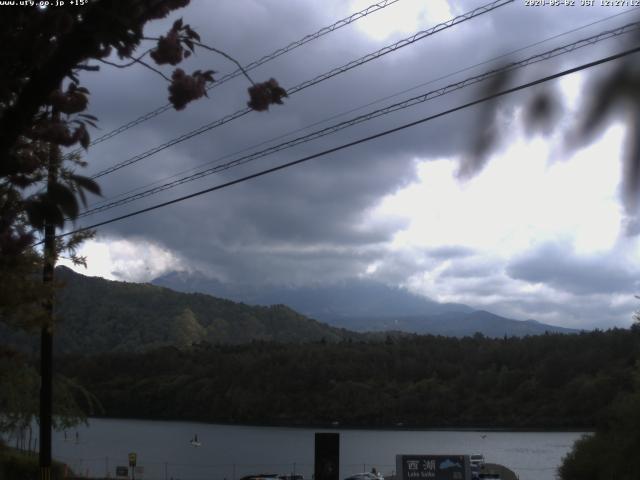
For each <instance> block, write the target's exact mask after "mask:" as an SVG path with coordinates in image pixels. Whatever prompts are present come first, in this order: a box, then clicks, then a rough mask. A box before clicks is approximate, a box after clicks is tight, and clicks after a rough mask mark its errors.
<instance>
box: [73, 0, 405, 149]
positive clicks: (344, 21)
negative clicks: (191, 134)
mask: <svg viewBox="0 0 640 480" xmlns="http://www.w3.org/2000/svg"><path fill="white" fill-rule="evenodd" d="M399 1H400V0H383V1H381V2H378V3H374V4H372V5H369V6H368V7H366V8H364V9H362V10H360V11H358V12H356V13H353V14H351V15H349V16H348V17H345V18H342V19H340V20H338V21H337V22H335V23H333V24H331V25H329V26H326V27H323V28H321V29H320V30H318V31H317V32H315V33H311V34H309V35H305V36H304V37H302V38H301V39H300V40H296V41H294V42H291V43H290V44H289V45H287V46H286V47H282V48H279V49H277V50H275V51H273V52H271V53H269V54H267V55H264V56H263V57H261V58H259V59H258V60H254V61H253V62H251V63H248V64H247V65H245V66H244V67H243V68H242V69H240V68H238V69H237V70H235V71H233V72H231V73H228V74H227V75H224V76H222V77H220V78H219V79H217V80H216V81H215V82H214V83H213V84H211V85H209V86H208V87H207V90H211V89H213V88H216V87H218V86H220V85H222V84H223V83H225V82H226V81H227V80H231V79H232V78H235V77H237V76H239V75H242V73H243V72H242V70H244V71H245V72H249V71H251V70H253V69H254V68H257V67H259V66H260V65H262V64H264V63H267V62H270V61H271V60H274V59H276V58H278V57H279V56H281V55H284V54H285V53H287V52H290V51H292V50H295V49H296V48H298V47H301V46H302V45H304V44H306V43H309V42H311V41H312V40H316V39H318V38H320V37H322V36H324V35H327V34H329V33H331V32H334V31H335V30H338V29H339V28H342V27H344V26H346V25H349V24H351V23H353V22H355V21H357V20H360V19H361V18H364V17H366V16H367V15H370V14H372V13H374V12H377V11H378V10H382V9H383V8H386V7H388V6H389V5H392V4H394V3H396V2H399ZM172 108H173V105H172V104H171V103H167V104H166V105H163V106H162V107H158V108H156V109H155V110H152V111H151V112H148V113H145V114H144V115H142V116H140V117H138V118H136V119H135V120H132V121H130V122H127V123H125V124H124V125H121V126H119V127H118V128H115V129H114V130H111V131H110V132H108V133H105V134H104V135H102V136H100V137H98V138H96V139H95V140H93V141H92V142H91V143H89V146H93V145H96V144H98V143H101V142H104V141H105V140H108V139H110V138H112V137H115V136H116V135H119V134H120V133H122V132H125V131H127V130H129V129H130V128H133V127H135V126H136V125H139V124H141V123H143V122H146V121H147V120H150V119H152V118H154V117H157V116H158V115H160V114H162V113H164V112H166V111H167V110H171V109H172ZM81 151H82V149H81V148H78V149H76V150H74V151H73V152H71V153H69V154H68V156H70V155H73V154H76V153H80V152H81Z"/></svg>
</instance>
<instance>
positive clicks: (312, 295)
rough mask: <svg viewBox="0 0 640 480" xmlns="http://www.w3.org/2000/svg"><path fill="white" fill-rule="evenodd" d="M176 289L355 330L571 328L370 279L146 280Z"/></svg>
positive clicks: (497, 333) (190, 276) (186, 276)
mask: <svg viewBox="0 0 640 480" xmlns="http://www.w3.org/2000/svg"><path fill="white" fill-rule="evenodd" d="M151 282H152V284H154V285H162V286H166V287H168V288H172V289H174V290H178V291H182V292H201V293H208V294H211V295H215V296H218V297H222V298H229V299H232V300H234V301H242V302H244V303H247V304H251V305H270V304H285V305H287V306H289V307H291V308H292V309H293V310H295V311H297V312H300V313H301V314H303V315H305V316H307V317H310V318H314V319H316V320H319V321H321V322H325V323H328V324H330V325H333V326H335V327H340V328H347V329H349V330H354V331H358V332H367V331H374V332H393V331H400V332H405V333H418V334H433V335H445V336H447V335H450V336H460V337H461V336H470V335H473V334H475V333H476V332H480V333H482V334H483V335H486V336H492V337H502V336H504V335H507V336H513V335H515V336H524V335H540V334H544V333H545V332H550V333H552V332H553V333H577V332H578V330H574V329H570V328H564V327H558V326H555V325H548V324H544V323H541V322H538V321H536V320H524V321H522V320H515V319H512V318H507V317H503V316H501V315H496V314H494V313H492V312H488V311H485V310H478V309H474V308H473V307H470V306H468V305H464V304H460V303H440V302H436V301H434V300H432V299H430V298H427V297H423V296H420V295H417V294H414V293H411V292H409V291H408V290H406V289H402V288H397V287H395V288H394V287H389V286H387V285H385V284H383V283H380V282H375V281H372V280H363V279H350V280H344V281H342V282H340V283H338V284H334V285H317V286H302V287H294V286H289V287H286V286H285V287H282V286H265V287H260V288H258V287H255V286H250V285H241V284H226V283H223V282H221V281H219V280H217V279H215V278H211V277H207V276H206V275H204V274H202V273H201V272H194V273H191V272H185V271H181V272H176V271H174V272H168V273H167V274H164V275H162V276H160V277H158V278H156V279H154V280H152V281H151Z"/></svg>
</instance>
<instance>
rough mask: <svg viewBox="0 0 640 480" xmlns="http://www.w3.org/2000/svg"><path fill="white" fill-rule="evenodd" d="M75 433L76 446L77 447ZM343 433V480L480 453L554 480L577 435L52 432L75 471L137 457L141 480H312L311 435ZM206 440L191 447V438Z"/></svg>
mask: <svg viewBox="0 0 640 480" xmlns="http://www.w3.org/2000/svg"><path fill="white" fill-rule="evenodd" d="M76 431H77V434H78V442H77V443H76ZM316 431H335V432H339V433H340V478H341V479H343V478H344V477H346V476H348V475H351V474H353V473H358V472H362V471H369V470H371V468H372V467H376V468H377V469H378V471H380V472H382V473H384V474H390V473H392V472H393V471H394V470H395V455H396V454H471V453H482V454H484V456H485V459H486V461H487V462H491V463H500V464H503V465H506V466H508V467H509V468H511V469H512V470H514V471H515V472H516V473H518V475H519V476H520V479H521V480H554V479H555V478H556V469H557V467H558V465H559V464H560V461H561V459H562V457H563V456H564V455H566V453H567V452H568V451H569V450H570V448H571V446H572V445H573V442H574V441H575V440H576V439H578V438H579V437H580V436H581V435H582V434H581V433H579V432H493V431H487V432H479V431H433V430H430V431H405V430H401V431H398V430H340V429H339V428H338V429H335V430H314V429H303V428H270V427H247V426H229V425H215V424H206V423H190V422H159V421H143V420H113V419H109V420H107V419H91V420H90V424H89V426H88V427H84V426H82V427H79V428H77V430H76V429H74V430H71V431H68V432H67V433H66V440H65V435H64V433H63V432H54V437H53V455H54V457H55V458H57V459H59V460H62V461H64V462H66V463H67V464H68V465H69V466H70V467H71V468H73V469H74V471H76V472H77V473H82V474H88V476H107V474H108V476H110V477H114V476H115V469H116V466H126V465H127V464H128V460H127V454H128V453H129V452H136V453H137V458H138V460H137V463H138V465H139V466H141V467H143V470H144V471H143V472H142V473H141V474H140V473H139V474H138V475H136V478H141V479H147V480H150V479H159V480H165V479H166V480H170V479H173V480H177V479H180V480H196V479H203V480H204V479H208V480H223V479H226V480H237V479H239V478H240V477H241V476H243V475H247V474H257V473H279V474H285V473H296V474H303V475H304V476H305V479H307V480H310V479H311V473H312V472H313V454H314V433H315V432H316ZM196 434H197V435H198V439H199V440H200V442H201V443H202V446H200V447H193V446H191V445H190V443H189V442H190V440H191V439H192V438H193V436H194V435H196Z"/></svg>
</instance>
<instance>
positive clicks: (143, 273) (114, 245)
mask: <svg viewBox="0 0 640 480" xmlns="http://www.w3.org/2000/svg"><path fill="white" fill-rule="evenodd" d="M78 254H79V255H81V256H85V257H86V258H87V268H86V269H85V268H84V267H82V266H80V267H77V266H74V265H73V264H72V263H71V261H69V260H68V259H61V260H60V262H59V264H60V265H65V266H67V267H69V268H72V269H74V270H76V271H77V272H78V273H81V274H83V275H89V276H97V277H103V278H107V279H110V280H125V281H131V282H145V281H149V280H152V279H154V278H156V277H158V276H160V275H162V274H163V273H165V272H167V271H172V270H184V269H185V265H184V262H183V261H182V260H181V259H180V258H179V257H178V256H177V255H176V254H175V253H173V252H171V251H169V250H167V249H166V248H164V247H162V246H160V245H158V244H154V243H151V242H149V241H148V240H145V239H131V240H125V239H111V238H98V239H95V240H89V241H87V242H85V243H84V244H83V245H82V247H81V249H80V250H79V252H78Z"/></svg>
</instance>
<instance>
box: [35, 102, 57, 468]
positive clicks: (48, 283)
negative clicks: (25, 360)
mask: <svg viewBox="0 0 640 480" xmlns="http://www.w3.org/2000/svg"><path fill="white" fill-rule="evenodd" d="M59 120H60V113H59V112H58V111H57V110H56V109H55V108H54V109H52V111H51V121H52V122H53V123H57V122H58V121H59ZM59 163H60V150H59V147H58V145H56V144H54V143H51V144H50V145H49V167H48V175H47V193H49V191H50V190H51V187H52V186H53V184H55V183H56V180H57V177H58V167H59ZM55 266H56V227H55V225H54V224H53V223H52V221H51V218H46V219H45V225H44V266H43V268H42V283H43V284H44V291H45V299H44V302H43V307H44V319H43V321H42V328H41V331H40V457H39V463H40V480H51V426H52V425H51V423H52V422H51V419H52V410H53V272H54V269H55Z"/></svg>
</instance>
